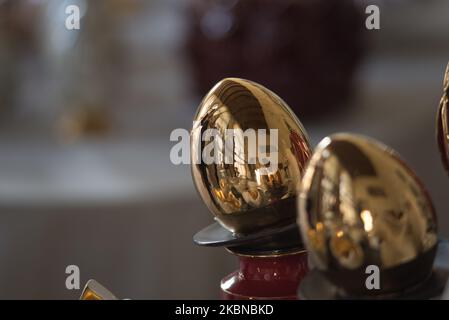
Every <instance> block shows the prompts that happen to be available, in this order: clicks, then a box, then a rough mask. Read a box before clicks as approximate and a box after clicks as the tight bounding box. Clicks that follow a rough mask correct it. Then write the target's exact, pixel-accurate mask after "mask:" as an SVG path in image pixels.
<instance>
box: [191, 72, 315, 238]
mask: <svg viewBox="0 0 449 320" xmlns="http://www.w3.org/2000/svg"><path fill="white" fill-rule="evenodd" d="M310 154H311V151H310V145H309V141H308V137H307V134H306V132H305V130H304V128H303V127H302V125H301V123H300V122H299V120H298V119H297V117H296V116H295V115H294V113H293V112H292V111H291V109H290V108H289V107H288V106H287V104H286V103H285V102H284V101H282V100H281V99H280V98H279V97H278V96H277V95H276V94H274V93H273V92H271V91H270V90H268V89H267V88H265V87H263V86H261V85H259V84H257V83H254V82H251V81H248V80H244V79H237V78H228V79H224V80H222V81H220V82H219V83H217V84H216V85H215V86H214V87H213V88H212V90H211V91H210V92H209V93H208V94H207V95H206V96H205V97H204V99H203V101H202V102H201V104H200V106H199V108H198V111H197V113H196V115H195V118H194V124H193V128H192V131H191V161H192V177H193V181H194V183H195V186H196V188H197V190H198V193H199V194H200V196H201V198H202V200H203V201H204V202H205V203H206V205H207V207H208V208H209V210H210V211H211V212H212V213H213V215H214V216H215V219H216V220H217V221H218V222H219V223H220V224H221V226H223V227H224V228H225V229H227V230H228V231H230V232H232V233H235V234H243V235H244V234H251V233H254V232H258V231H260V230H263V229H265V228H270V227H279V226H284V225H288V224H292V223H294V222H295V219H296V205H295V202H296V201H295V199H296V186H297V183H298V182H299V180H300V177H301V175H302V173H303V171H304V167H305V164H306V161H307V160H308V158H309V156H310ZM280 203H283V204H284V205H283V206H281V207H282V208H283V210H275V209H273V210H272V208H274V207H276V206H277V205H279V204H280ZM285 204H287V205H288V207H287V208H286V206H285Z"/></svg>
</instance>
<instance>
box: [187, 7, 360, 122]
mask: <svg viewBox="0 0 449 320" xmlns="http://www.w3.org/2000/svg"><path fill="white" fill-rule="evenodd" d="M189 17H190V19H189V20H190V32H189V35H188V40H187V51H188V55H189V58H190V61H191V63H192V67H193V68H192V71H193V77H194V80H195V81H194V82H195V86H196V90H197V92H198V94H200V95H201V94H203V93H204V92H207V91H208V90H209V88H211V87H212V86H213V84H215V83H216V82H218V81H219V80H221V79H223V78H226V77H239V78H245V79H250V80H252V81H255V82H258V83H260V84H262V85H264V86H266V87H267V88H269V89H270V90H272V91H274V92H276V93H277V94H279V95H280V96H281V97H282V98H283V99H284V100H285V101H286V102H287V103H288V104H289V105H290V107H292V109H293V110H294V111H295V112H296V113H297V114H298V116H300V117H303V116H308V115H312V116H313V115H320V114H322V112H323V111H329V110H332V109H335V108H336V107H337V106H341V105H342V103H343V102H344V101H345V100H346V99H347V98H348V97H349V96H350V94H351V89H352V84H353V83H352V80H353V74H354V71H355V70H356V67H357V66H358V64H359V61H360V58H361V56H362V54H363V51H364V50H363V49H364V43H363V34H362V33H363V31H364V28H365V20H364V19H365V15H364V8H363V7H362V6H360V5H358V4H357V3H356V1H354V0H314V1H291V0H278V1H272V0H252V1H242V0H226V1H222V0H195V1H193V2H192V4H191V6H190V10H189Z"/></svg>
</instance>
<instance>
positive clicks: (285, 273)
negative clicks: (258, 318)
mask: <svg viewBox="0 0 449 320" xmlns="http://www.w3.org/2000/svg"><path fill="white" fill-rule="evenodd" d="M239 260H240V269H239V270H237V271H235V272H233V273H231V274H230V275H228V276H226V277H225V278H223V280H222V281H221V291H222V297H223V299H225V300H246V299H256V300H258V299H260V300H262V299H270V300H273V299H280V300H295V299H297V291H298V286H299V283H300V282H301V280H302V279H303V278H304V277H305V275H306V274H307V271H308V266H307V253H306V251H302V252H298V253H294V254H286V255H283V256H278V257H276V256H266V257H265V256H259V257H258V256H254V257H253V256H239Z"/></svg>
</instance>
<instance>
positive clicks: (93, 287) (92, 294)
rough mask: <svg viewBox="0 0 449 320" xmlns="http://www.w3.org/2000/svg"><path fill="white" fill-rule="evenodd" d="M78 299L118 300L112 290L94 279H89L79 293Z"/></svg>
mask: <svg viewBox="0 0 449 320" xmlns="http://www.w3.org/2000/svg"><path fill="white" fill-rule="evenodd" d="M80 300H118V299H117V297H116V296H114V294H112V292H110V291H109V290H108V289H106V288H105V287H103V286H102V285H101V284H99V283H98V282H97V281H95V280H92V279H91V280H89V281H87V283H86V286H85V287H84V289H83V292H82V293H81V297H80Z"/></svg>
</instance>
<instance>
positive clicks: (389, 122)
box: [0, 0, 449, 299]
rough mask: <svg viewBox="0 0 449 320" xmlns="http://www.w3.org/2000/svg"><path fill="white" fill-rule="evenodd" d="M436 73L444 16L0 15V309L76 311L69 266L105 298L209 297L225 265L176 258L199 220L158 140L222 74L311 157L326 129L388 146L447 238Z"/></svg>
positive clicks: (1, 0) (134, 9) (85, 1)
mask: <svg viewBox="0 0 449 320" xmlns="http://www.w3.org/2000/svg"><path fill="white" fill-rule="evenodd" d="M369 4H376V5H378V6H379V8H380V30H371V31H369V30H367V29H366V28H365V19H366V17H367V16H368V15H367V14H365V8H366V6H367V5H369ZM68 5H77V6H78V7H79V8H80V13H81V23H80V26H81V27H80V29H79V30H67V29H66V27H65V21H66V19H67V16H68V15H67V14H66V12H65V10H66V7H67V6H68ZM448 60H449V2H448V1H446V0H404V1H399V0H396V1H395V0H385V1H379V0H372V1H364V0H313V1H312V0H295V1H294V0H279V1H270V0H189V1H176V0H148V1H143V0H66V1H63V0H0V298H2V299H8V298H9V299H16V298H22V299H35V298H36V299H77V298H78V297H79V295H80V291H76V290H73V291H69V290H67V289H66V288H65V279H66V277H67V275H66V274H65V268H66V266H67V265H71V264H75V265H78V266H79V267H80V270H81V284H82V285H83V284H84V283H85V282H86V281H87V280H88V279H90V278H94V279H96V280H98V281H99V282H100V283H102V284H104V285H105V286H106V287H108V288H109V289H110V290H111V291H113V292H114V293H115V294H116V295H117V296H119V297H122V298H125V297H128V298H134V299H139V298H140V299H163V298H173V299H182V298H190V299H197V298H218V297H219V290H218V286H219V281H220V279H221V278H222V277H223V276H224V275H226V274H227V273H229V272H231V271H233V270H234V269H235V268H236V267H237V259H236V258H235V257H233V256H231V255H230V254H229V253H227V252H226V251H225V250H224V249H220V248H201V247H196V246H194V244H193V242H192V236H193V234H194V233H196V232H197V231H199V230H200V229H201V228H203V227H204V226H206V225H208V224H209V223H211V222H212V216H211V214H209V213H208V211H207V209H206V208H205V206H204V205H203V204H202V202H201V200H200V199H199V197H198V196H197V195H196V191H195V190H194V187H193V183H192V181H191V177H190V168H189V166H188V165H180V166H175V165H173V164H172V163H171V162H170V160H169V152H170V148H171V147H172V146H173V145H174V144H175V142H171V141H169V135H170V132H171V131H172V130H174V129H176V128H186V129H190V128H191V126H192V119H193V115H194V113H195V110H196V107H197V105H198V104H199V102H200V100H201V97H202V96H203V95H204V94H206V93H207V91H208V90H209V89H210V88H211V87H212V85H213V84H214V83H216V82H217V81H218V80H220V79H221V78H224V77H228V76H237V77H243V78H247V79H251V80H254V81H257V82H259V83H261V84H263V85H265V86H267V87H268V88H270V89H272V90H273V91H275V92H276V93H278V94H279V95H280V96H281V97H283V98H284V99H285V100H286V102H287V103H288V104H289V105H290V106H291V107H292V109H293V110H294V111H295V113H296V114H297V115H298V117H299V118H300V120H301V121H302V122H303V124H304V126H305V127H306V129H307V131H308V133H309V135H310V137H311V140H312V143H313V144H314V145H315V144H316V143H317V142H318V141H320V140H321V139H322V138H323V137H324V136H326V135H328V134H331V133H334V132H338V131H350V132H358V133H362V134H365V135H369V136H372V137H374V138H376V139H379V140H381V141H383V142H385V143H386V144H389V145H391V146H392V147H393V148H395V149H396V150H397V151H399V153H400V154H401V155H402V156H403V158H404V159H405V160H406V161H407V162H408V163H409V164H410V165H411V166H412V168H414V169H415V170H416V172H417V174H418V176H420V177H421V178H422V180H423V181H424V183H425V185H426V186H427V187H428V189H429V191H430V194H431V196H432V198H433V200H434V203H435V207H436V209H437V213H438V216H439V221H440V234H441V236H445V237H449V215H448V212H449V201H448V190H449V188H448V187H449V178H448V177H447V175H446V173H445V171H444V169H443V167H442V164H441V163H440V160H439V154H438V149H437V146H436V139H435V119H436V111H437V107H438V103H439V99H440V97H441V93H442V79H443V74H444V70H445V67H446V64H447V62H448Z"/></svg>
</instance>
